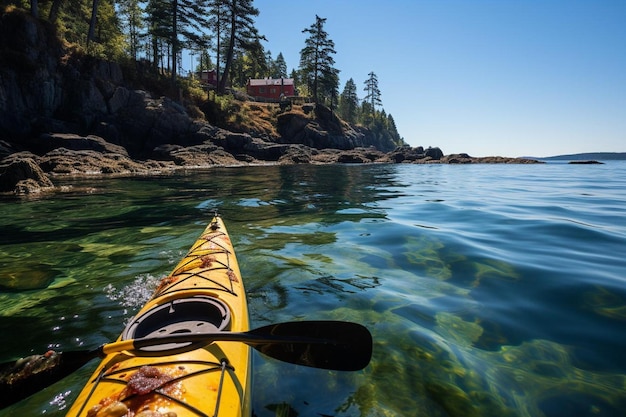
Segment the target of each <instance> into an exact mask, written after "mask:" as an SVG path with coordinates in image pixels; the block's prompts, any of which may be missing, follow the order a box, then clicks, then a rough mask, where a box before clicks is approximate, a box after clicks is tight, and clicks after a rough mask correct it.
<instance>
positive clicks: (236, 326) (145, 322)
mask: <svg viewBox="0 0 626 417" xmlns="http://www.w3.org/2000/svg"><path fill="white" fill-rule="evenodd" d="M247 330H249V320H248V307H247V303H246V295H245V290H244V286H243V282H242V279H241V273H240V271H239V266H238V263H237V259H236V257H235V252H234V249H233V246H232V243H231V241H230V238H229V236H228V233H227V231H226V228H225V226H224V223H223V221H222V219H221V218H220V217H218V216H215V217H214V218H213V219H212V221H211V222H210V223H209V225H208V226H207V228H206V229H205V230H204V232H203V233H202V235H201V236H200V238H199V239H198V240H197V241H196V242H195V243H194V245H193V246H192V247H191V249H190V250H189V252H188V253H187V255H186V256H185V257H184V258H183V259H182V260H181V261H180V262H179V263H178V265H177V266H176V267H175V268H174V270H173V271H172V273H171V274H170V275H168V276H167V277H165V278H164V279H163V280H162V281H161V283H160V285H159V287H158V288H157V290H156V292H155V294H154V296H153V297H152V299H151V300H150V301H149V302H148V303H146V305H145V306H144V307H143V308H142V309H141V310H140V311H139V312H138V313H137V315H136V316H135V318H134V319H133V320H131V322H130V323H129V324H128V325H127V326H126V329H125V330H124V332H123V333H122V335H121V336H120V339H119V340H129V339H137V338H145V337H152V336H157V337H158V336H165V335H171V334H181V333H211V332H220V331H231V332H244V331H247ZM250 382H251V373H250V347H249V346H248V345H246V344H245V343H240V342H232V341H220V342H213V343H210V344H206V343H205V342H193V343H192V342H181V343H170V344H165V345H163V344H162V345H156V346H146V347H142V348H141V349H136V350H134V351H132V352H128V351H125V352H120V353H111V354H108V355H107V356H106V357H105V358H104V359H103V361H102V363H101V364H100V365H99V366H98V368H97V369H96V371H95V372H94V374H93V376H92V377H91V378H90V379H89V381H88V382H87V384H86V385H85V387H84V389H83V391H82V392H81V393H80V394H79V396H78V398H77V400H76V401H75V403H74V404H73V406H72V408H71V409H70V410H69V412H68V414H67V415H68V416H72V417H74V416H89V417H105V416H106V417H111V416H119V417H121V416H128V417H132V416H134V417H143V416H146V417H147V416H149V417H159V416H163V417H184V416H211V417H218V416H247V415H249V414H250V399H249V392H250V390H249V388H250Z"/></svg>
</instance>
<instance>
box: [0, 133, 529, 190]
mask: <svg viewBox="0 0 626 417" xmlns="http://www.w3.org/2000/svg"><path fill="white" fill-rule="evenodd" d="M221 134H222V135H226V136H228V135H229V133H227V132H221ZM219 136H220V135H218V137H219ZM243 136H244V137H245V136H246V135H245V134H244V135H243ZM221 140H226V139H221ZM41 141H42V142H44V143H45V144H46V145H45V146H46V147H50V148H51V149H50V150H49V151H47V152H45V153H43V154H37V153H34V152H32V150H23V151H14V150H13V149H12V148H11V146H10V145H9V144H7V143H6V142H2V141H0V152H2V153H3V154H4V155H5V156H4V157H3V158H2V159H1V160H0V193H9V194H17V195H26V194H30V195H32V194H39V193H46V192H55V191H59V189H58V188H57V187H56V186H55V179H56V178H59V177H86V176H88V177H98V176H107V177H108V176H156V175H164V174H173V173H176V172H178V171H182V170H190V169H206V168H211V167H223V166H246V165H276V164H279V165H291V164H342V163H343V164H372V163H379V164H390V163H394V164H395V163H411V164H470V163H473V164H476V163H481V164H493V163H508V164H510V163H515V164H532V163H540V162H538V161H536V160H532V159H519V158H505V157H482V158H473V157H471V156H469V155H467V154H452V155H443V153H442V152H441V150H440V149H439V148H428V149H423V148H421V147H417V148H412V147H401V148H398V149H395V150H393V151H391V152H382V151H379V150H377V149H375V148H373V147H370V148H362V147H358V148H354V149H349V150H339V149H315V148H311V147H308V146H305V145H299V144H287V145H276V146H267V147H265V148H260V149H262V150H263V151H262V152H263V153H266V154H273V155H272V156H273V157H272V158H270V159H263V158H258V157H255V156H253V155H255V154H256V155H258V152H254V153H232V151H229V150H227V149H228V148H226V149H225V148H224V147H220V146H217V145H215V143H213V142H212V141H211V140H207V141H206V142H205V143H202V144H199V145H193V146H187V147H183V146H181V145H161V146H159V147H157V148H156V149H155V156H157V158H155V159H147V160H137V159H132V158H131V157H130V156H129V154H128V152H127V151H126V149H125V148H123V147H121V146H119V145H115V144H111V143H108V142H106V141H105V140H104V139H103V138H101V137H98V136H93V135H89V136H85V137H83V136H79V135H75V134H46V135H45V136H44V137H42V138H41Z"/></svg>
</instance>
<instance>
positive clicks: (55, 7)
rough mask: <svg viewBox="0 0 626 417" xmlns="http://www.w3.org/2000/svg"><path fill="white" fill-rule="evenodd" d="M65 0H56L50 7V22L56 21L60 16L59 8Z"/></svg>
mask: <svg viewBox="0 0 626 417" xmlns="http://www.w3.org/2000/svg"><path fill="white" fill-rule="evenodd" d="M62 2H63V0H54V1H53V2H52V6H51V7H50V15H49V16H48V20H49V21H50V23H56V21H57V18H58V17H59V9H60V8H61V3H62Z"/></svg>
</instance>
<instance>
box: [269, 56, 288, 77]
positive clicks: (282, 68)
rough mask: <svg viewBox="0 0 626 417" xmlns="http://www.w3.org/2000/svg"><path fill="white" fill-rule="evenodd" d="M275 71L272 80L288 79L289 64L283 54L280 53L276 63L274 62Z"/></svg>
mask: <svg viewBox="0 0 626 417" xmlns="http://www.w3.org/2000/svg"><path fill="white" fill-rule="evenodd" d="M273 70H274V73H273V74H272V78H287V63H286V62H285V57H284V56H283V53H282V52H279V53H278V56H277V57H276V61H274V67H273Z"/></svg>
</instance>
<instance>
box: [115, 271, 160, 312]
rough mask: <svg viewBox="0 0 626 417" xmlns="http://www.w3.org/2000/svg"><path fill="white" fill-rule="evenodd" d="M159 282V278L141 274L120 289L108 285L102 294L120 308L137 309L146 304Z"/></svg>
mask: <svg viewBox="0 0 626 417" xmlns="http://www.w3.org/2000/svg"><path fill="white" fill-rule="evenodd" d="M160 281H161V278H160V277H156V276H154V275H150V274H142V275H139V276H137V277H136V278H135V279H134V280H133V282H131V283H130V284H128V285H124V286H123V287H121V288H117V287H115V286H114V285H113V284H109V285H107V286H106V287H104V292H105V294H106V296H107V297H108V298H109V299H110V300H111V301H117V302H118V303H119V304H120V305H121V306H122V307H126V308H131V309H132V308H138V307H141V306H143V305H144V304H145V303H147V302H148V300H149V299H150V297H152V295H153V294H154V291H155V290H156V288H157V286H158V285H159V282H160Z"/></svg>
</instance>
